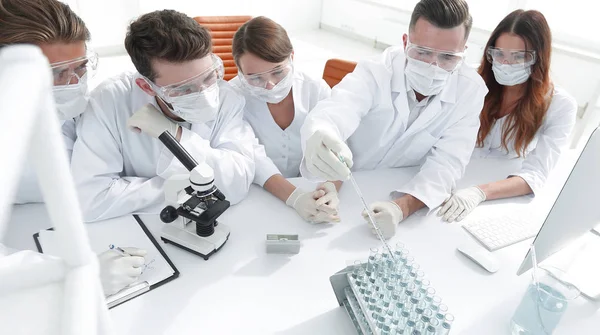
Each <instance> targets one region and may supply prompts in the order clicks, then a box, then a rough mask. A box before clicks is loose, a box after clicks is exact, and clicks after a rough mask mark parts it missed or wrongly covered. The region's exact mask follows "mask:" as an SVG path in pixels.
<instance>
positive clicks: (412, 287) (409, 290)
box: [404, 283, 417, 299]
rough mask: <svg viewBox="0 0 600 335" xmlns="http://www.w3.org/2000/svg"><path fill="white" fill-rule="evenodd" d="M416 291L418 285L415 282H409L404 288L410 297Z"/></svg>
mask: <svg viewBox="0 0 600 335" xmlns="http://www.w3.org/2000/svg"><path fill="white" fill-rule="evenodd" d="M416 291H417V285H415V283H408V285H407V286H406V288H405V289H404V294H405V295H406V296H407V297H408V298H409V299H410V297H412V296H413V294H414V293H415V292H416Z"/></svg>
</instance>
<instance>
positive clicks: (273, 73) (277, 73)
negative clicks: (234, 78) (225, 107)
mask: <svg viewBox="0 0 600 335" xmlns="http://www.w3.org/2000/svg"><path fill="white" fill-rule="evenodd" d="M293 70H294V63H293V62H292V58H291V57H290V58H289V59H288V60H287V61H286V63H285V64H280V65H278V66H276V67H274V68H273V69H271V70H269V71H265V72H261V73H255V74H252V75H245V74H243V73H242V72H241V71H238V76H239V77H240V79H241V81H242V82H243V83H244V84H245V85H249V86H252V87H260V88H265V89H270V87H273V86H275V85H277V84H279V82H280V81H282V80H283V79H284V78H285V77H286V76H287V75H288V74H289V73H290V72H293ZM269 86H270V87H269Z"/></svg>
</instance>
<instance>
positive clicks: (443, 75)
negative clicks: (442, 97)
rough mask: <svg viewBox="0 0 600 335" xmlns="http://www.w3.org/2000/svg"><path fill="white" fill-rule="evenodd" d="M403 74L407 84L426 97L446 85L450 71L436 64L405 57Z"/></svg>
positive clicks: (436, 92)
mask: <svg viewBox="0 0 600 335" xmlns="http://www.w3.org/2000/svg"><path fill="white" fill-rule="evenodd" d="M406 59H407V62H406V67H405V69H404V74H405V75H406V80H407V81H408V85H409V86H410V87H411V88H412V89H413V90H415V91H416V92H418V93H421V94H422V95H424V96H426V97H428V96H431V95H436V94H438V93H440V92H441V91H442V89H443V88H444V87H445V86H446V82H447V81H448V78H449V77H450V74H451V73H450V72H448V71H446V70H444V69H442V68H440V67H439V66H437V65H433V64H428V63H425V62H422V61H420V60H416V59H412V58H410V57H406Z"/></svg>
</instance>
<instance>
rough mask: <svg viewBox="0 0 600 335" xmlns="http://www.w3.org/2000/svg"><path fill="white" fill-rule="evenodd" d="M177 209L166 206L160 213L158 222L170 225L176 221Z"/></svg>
mask: <svg viewBox="0 0 600 335" xmlns="http://www.w3.org/2000/svg"><path fill="white" fill-rule="evenodd" d="M178 216H179V215H178V214H177V209H176V208H175V207H173V206H167V207H165V208H163V210H162V211H160V220H161V221H162V222H164V223H171V222H173V221H175V219H177V217H178Z"/></svg>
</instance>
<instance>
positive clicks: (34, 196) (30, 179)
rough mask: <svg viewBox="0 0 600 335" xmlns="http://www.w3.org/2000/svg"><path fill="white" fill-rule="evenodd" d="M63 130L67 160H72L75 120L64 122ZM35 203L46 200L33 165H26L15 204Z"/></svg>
mask: <svg viewBox="0 0 600 335" xmlns="http://www.w3.org/2000/svg"><path fill="white" fill-rule="evenodd" d="M61 130H62V135H63V140H64V141H65V147H66V149H67V158H68V159H69V160H71V154H72V153H73V144H74V143H75V138H76V137H77V136H76V135H75V120H67V121H64V123H63V124H62V127H61ZM33 202H44V199H43V198H42V191H41V190H40V185H39V183H38V179H37V176H36V174H35V170H34V169H33V166H32V165H31V164H25V165H23V171H22V172H21V180H20V182H19V186H18V189H17V194H16V195H15V203H16V204H26V203H33Z"/></svg>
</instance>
